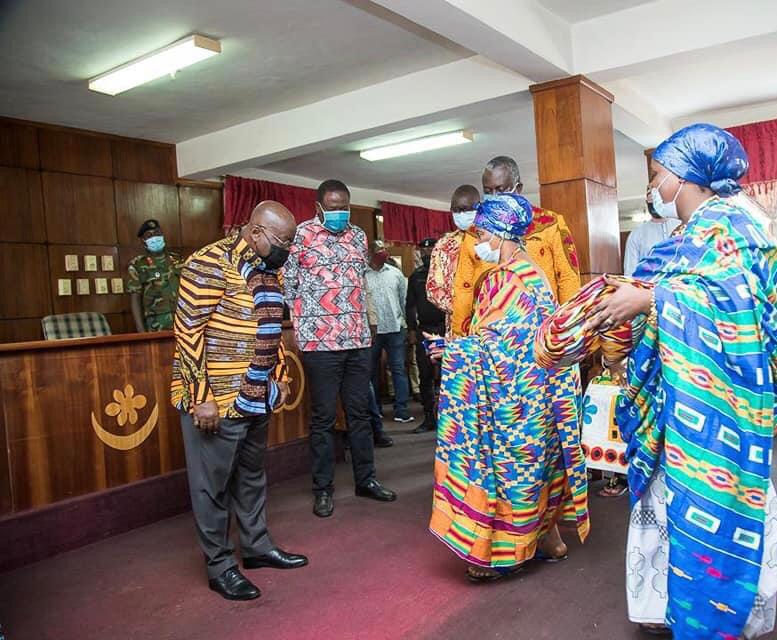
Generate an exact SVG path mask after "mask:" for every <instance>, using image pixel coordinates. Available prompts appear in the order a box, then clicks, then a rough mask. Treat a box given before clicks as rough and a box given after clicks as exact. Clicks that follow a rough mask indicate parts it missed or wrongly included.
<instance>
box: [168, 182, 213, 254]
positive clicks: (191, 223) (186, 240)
mask: <svg viewBox="0 0 777 640" xmlns="http://www.w3.org/2000/svg"><path fill="white" fill-rule="evenodd" d="M178 197H179V202H180V212H181V245H183V246H186V247H204V246H205V245H206V244H210V243H211V242H215V241H216V240H218V239H219V238H223V237H224V227H223V224H224V215H223V196H222V191H221V190H220V189H205V188H197V187H178Z"/></svg>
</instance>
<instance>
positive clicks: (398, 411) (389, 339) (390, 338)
mask: <svg viewBox="0 0 777 640" xmlns="http://www.w3.org/2000/svg"><path fill="white" fill-rule="evenodd" d="M406 338H407V332H406V331H405V330H404V329H402V330H401V331H397V332H395V333H379V334H378V335H376V336H375V337H374V338H373V339H372V387H373V389H374V390H375V396H376V398H377V399H378V402H380V375H379V373H380V371H379V369H380V355H381V353H382V352H383V350H384V349H385V351H386V356H387V357H388V363H389V369H391V379H392V381H393V382H394V415H395V416H397V415H398V416H402V417H405V416H407V415H408V412H407V402H408V400H409V399H410V383H409V381H408V379H407V363H406V362H405V353H406V350H407V341H406Z"/></svg>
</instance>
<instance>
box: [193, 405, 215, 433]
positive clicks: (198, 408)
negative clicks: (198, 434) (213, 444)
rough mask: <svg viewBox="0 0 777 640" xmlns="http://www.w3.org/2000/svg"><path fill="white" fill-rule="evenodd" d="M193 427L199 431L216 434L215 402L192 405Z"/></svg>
mask: <svg viewBox="0 0 777 640" xmlns="http://www.w3.org/2000/svg"><path fill="white" fill-rule="evenodd" d="M192 413H193V414H194V426H195V427H197V428H198V429H199V430H200V431H205V432H207V433H217V432H218V430H219V406H218V404H216V401H215V400H208V401H207V402H203V403H202V404H196V405H194V410H193V411H192Z"/></svg>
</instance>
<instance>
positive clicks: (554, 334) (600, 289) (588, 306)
mask: <svg viewBox="0 0 777 640" xmlns="http://www.w3.org/2000/svg"><path fill="white" fill-rule="evenodd" d="M608 277H609V278H610V279H611V280H618V281H620V282H626V283H629V284H633V285H635V286H638V287H650V286H652V285H650V284H649V283H644V282H640V281H639V280H634V279H632V278H624V277H623V276H612V275H611V276H608ZM614 291H615V287H613V286H612V285H609V284H607V282H606V281H605V279H604V276H599V277H598V278H594V279H593V280H591V282H589V283H588V284H587V285H585V287H583V288H582V289H581V290H580V291H578V293H577V294H576V295H575V296H574V297H573V298H572V299H571V300H569V301H567V302H566V303H564V304H563V305H562V306H561V307H559V308H558V309H557V310H556V311H555V313H553V315H551V316H550V317H549V318H547V319H546V320H545V321H544V322H543V323H542V327H540V330H539V331H538V332H537V336H536V338H535V345H534V357H535V358H536V360H537V363H538V364H539V365H540V366H542V367H546V368H549V367H569V366H571V365H573V364H579V363H581V362H582V361H583V360H585V359H586V358H587V357H589V356H592V355H594V354H595V353H596V352H597V351H598V350H599V349H601V351H602V357H603V360H604V366H606V367H609V366H611V365H613V364H616V363H618V362H620V361H621V360H623V359H624V358H626V356H628V355H629V353H630V352H631V350H632V349H633V348H634V345H635V344H636V343H637V342H639V340H640V339H641V338H642V332H643V331H644V329H645V316H643V315H640V316H638V317H637V318H635V319H634V320H633V321H631V322H626V323H624V324H622V325H620V326H617V327H612V328H610V329H606V330H597V331H591V330H589V329H585V328H584V327H585V323H586V322H587V321H588V319H589V318H590V317H591V315H592V314H593V310H594V308H595V307H596V305H598V304H599V303H601V302H602V300H604V299H605V298H606V297H608V296H610V295H611V294H612V293H613V292H614Z"/></svg>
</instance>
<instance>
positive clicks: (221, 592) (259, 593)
mask: <svg viewBox="0 0 777 640" xmlns="http://www.w3.org/2000/svg"><path fill="white" fill-rule="evenodd" d="M208 588H209V589H210V590H211V591H213V592H214V593H218V594H219V595H220V596H221V597H222V598H224V600H236V601H243V602H245V601H248V600H256V599H257V598H260V597H261V596H262V592H261V591H258V592H257V594H256V595H255V596H247V597H246V596H231V595H229V594H228V593H224V592H223V591H222V590H221V589H217V588H216V587H212V586H210V585H208Z"/></svg>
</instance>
